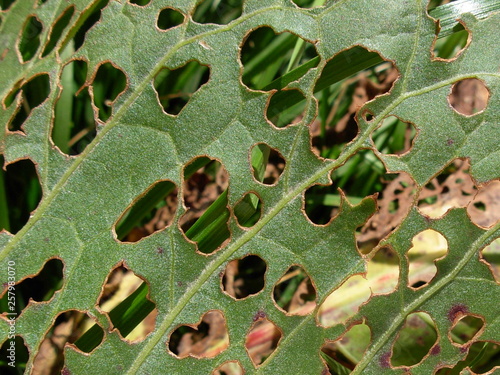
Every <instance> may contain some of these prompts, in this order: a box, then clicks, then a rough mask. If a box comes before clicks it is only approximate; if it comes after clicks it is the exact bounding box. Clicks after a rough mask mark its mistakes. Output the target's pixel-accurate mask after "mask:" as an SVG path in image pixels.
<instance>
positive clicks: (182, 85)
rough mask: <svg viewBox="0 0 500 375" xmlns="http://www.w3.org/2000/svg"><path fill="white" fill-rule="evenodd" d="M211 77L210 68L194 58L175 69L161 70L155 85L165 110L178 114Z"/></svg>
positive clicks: (168, 112) (155, 79) (171, 113)
mask: <svg viewBox="0 0 500 375" xmlns="http://www.w3.org/2000/svg"><path fill="white" fill-rule="evenodd" d="M209 78H210V69H209V68H208V67H207V66H205V65H201V64H200V63H199V62H198V61H196V60H193V61H190V62H188V63H186V64H184V65H182V66H180V67H178V68H175V69H169V68H163V69H162V70H160V71H159V73H158V74H157V75H156V77H155V78H154V81H153V87H154V89H155V91H156V94H157V95H158V101H159V103H160V105H161V106H162V108H163V111H164V112H165V113H167V114H170V115H178V114H179V113H180V112H181V111H182V109H183V108H184V107H185V106H186V105H187V104H188V102H189V100H190V99H191V97H192V96H193V95H194V94H195V93H196V92H197V91H198V90H199V89H200V88H201V86H203V85H204V84H205V83H207V82H208V79H209Z"/></svg>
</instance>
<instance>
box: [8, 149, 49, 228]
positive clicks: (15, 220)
mask: <svg viewBox="0 0 500 375" xmlns="http://www.w3.org/2000/svg"><path fill="white" fill-rule="evenodd" d="M3 165H4V158H3V155H2V154H0V167H3ZM0 176H2V177H3V184H4V186H5V196H6V202H7V203H8V206H10V207H12V208H13V209H6V212H5V214H2V215H1V216H2V220H1V221H0V230H2V229H5V230H7V231H9V232H10V233H12V234H15V233H17V232H18V231H19V230H20V229H21V228H22V227H23V226H24V225H25V224H26V223H27V222H28V219H29V217H30V215H31V213H32V212H33V211H35V209H36V208H37V207H38V203H39V202H40V200H41V198H42V187H41V185H40V180H39V178H38V174H37V172H36V169H35V165H34V164H33V162H32V161H31V160H29V159H25V160H19V161H17V162H15V163H12V164H9V165H8V166H7V170H6V171H4V170H3V169H1V168H0ZM14 208H15V209H14Z"/></svg>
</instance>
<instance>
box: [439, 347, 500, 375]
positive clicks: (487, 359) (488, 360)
mask: <svg viewBox="0 0 500 375" xmlns="http://www.w3.org/2000/svg"><path fill="white" fill-rule="evenodd" d="M465 348H467V347H465ZM468 352H469V354H468V355H467V357H466V358H465V359H464V360H463V361H460V362H458V363H457V364H456V365H455V367H454V368H452V369H451V368H443V369H440V371H441V370H443V371H442V372H439V374H440V375H455V374H465V373H467V370H466V371H462V370H463V369H465V368H466V367H469V368H470V369H471V372H469V373H472V374H497V373H498V371H492V370H493V369H497V370H498V368H500V363H499V359H498V358H499V357H500V342H488V341H476V342H475V343H473V344H472V345H471V346H470V347H468Z"/></svg>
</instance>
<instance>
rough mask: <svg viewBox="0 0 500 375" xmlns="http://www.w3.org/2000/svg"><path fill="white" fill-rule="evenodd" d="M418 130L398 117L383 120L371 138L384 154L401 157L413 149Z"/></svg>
mask: <svg viewBox="0 0 500 375" xmlns="http://www.w3.org/2000/svg"><path fill="white" fill-rule="evenodd" d="M416 135H417V130H416V128H415V125H414V124H413V123H411V122H405V121H403V120H401V119H399V118H398V117H396V116H388V117H386V118H384V119H383V121H382V122H381V124H380V126H379V127H378V128H377V129H375V131H374V132H373V134H372V136H371V138H372V141H373V144H374V145H375V147H376V148H377V150H378V151H379V152H381V153H383V154H395V155H401V154H404V153H407V152H409V151H410V150H411V148H412V147H413V142H414V139H415V136H416Z"/></svg>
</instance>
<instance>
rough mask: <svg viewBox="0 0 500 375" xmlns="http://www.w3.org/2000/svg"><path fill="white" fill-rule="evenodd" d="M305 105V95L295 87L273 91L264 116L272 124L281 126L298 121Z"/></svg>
mask: <svg viewBox="0 0 500 375" xmlns="http://www.w3.org/2000/svg"><path fill="white" fill-rule="evenodd" d="M305 107H306V97H305V96H304V94H302V92H300V91H299V90H297V89H293V90H280V91H277V92H275V93H274V94H273V95H272V96H271V98H270V100H269V104H268V106H267V111H266V117H267V119H268V120H269V121H271V122H272V123H273V124H274V126H276V127H278V128H283V127H285V126H287V125H289V124H296V123H299V122H300V121H301V119H302V117H303V113H304V109H305Z"/></svg>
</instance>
